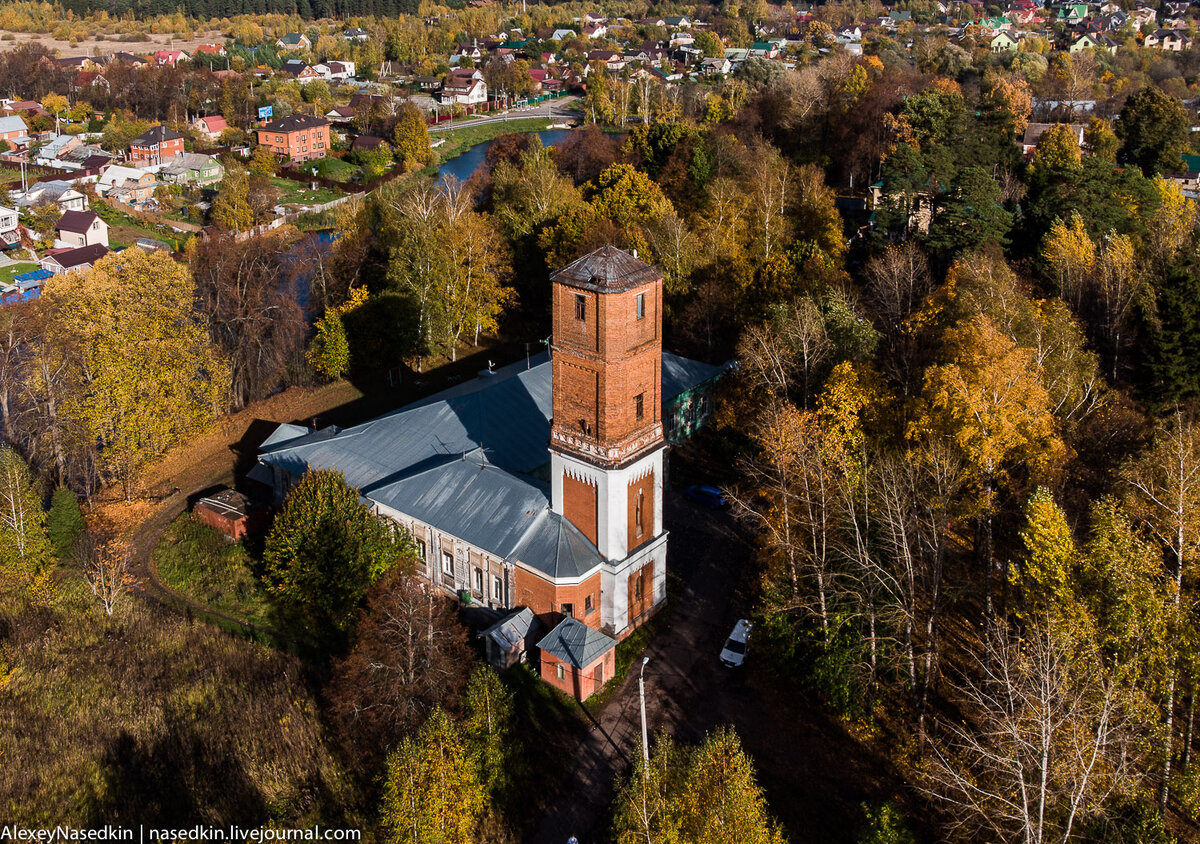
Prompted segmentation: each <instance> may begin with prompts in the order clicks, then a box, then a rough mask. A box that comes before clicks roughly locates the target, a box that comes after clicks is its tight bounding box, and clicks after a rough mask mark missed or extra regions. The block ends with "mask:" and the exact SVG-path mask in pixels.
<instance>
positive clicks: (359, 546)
mask: <svg viewBox="0 0 1200 844" xmlns="http://www.w3.org/2000/svg"><path fill="white" fill-rule="evenodd" d="M411 553H412V549H411V546H410V540H409V538H408V536H407V534H405V533H404V532H403V531H399V530H397V529H394V528H393V527H392V526H389V525H386V524H384V523H383V522H382V521H380V520H379V519H378V518H377V517H376V516H375V515H373V514H372V513H371V511H370V510H368V509H367V508H366V507H365V506H364V505H363V504H362V503H361V501H360V500H359V494H358V490H356V489H353V488H352V487H350V486H348V485H347V484H346V481H345V480H344V479H343V478H342V475H341V473H339V472H335V471H331V470H328V469H318V470H315V471H309V472H307V473H306V474H305V475H304V477H303V478H301V479H300V482H299V483H298V484H297V485H296V486H295V487H294V488H293V489H292V491H291V492H290V493H288V497H287V499H286V500H285V501H284V504H283V509H282V510H281V511H280V513H279V515H278V516H276V517H275V523H274V524H273V525H272V527H271V532H270V533H269V534H268V535H267V540H266V545H265V547H264V549H263V565H264V569H265V572H264V580H265V582H266V584H267V589H268V591H269V592H270V593H271V594H272V595H273V596H274V597H275V598H276V599H278V601H279V602H280V604H281V605H283V607H284V608H285V609H287V610H289V611H290V612H293V613H295V614H296V615H297V616H298V617H299V618H300V619H301V620H302V621H303V622H304V623H305V624H306V625H307V626H308V627H309V628H310V630H311V631H312V632H313V633H316V634H318V635H323V636H328V635H332V634H335V633H337V632H339V631H340V632H342V633H345V632H347V631H349V630H351V629H352V628H353V626H354V624H355V622H356V621H357V616H358V608H359V605H360V604H361V603H362V600H363V597H364V596H365V595H366V593H367V590H368V589H369V588H370V587H371V585H372V584H373V583H375V582H376V581H378V580H379V578H380V577H382V576H383V574H384V573H385V572H387V571H388V570H389V569H391V568H393V567H395V566H396V565H398V564H399V563H401V561H403V560H404V559H405V557H406V556H409V555H411Z"/></svg>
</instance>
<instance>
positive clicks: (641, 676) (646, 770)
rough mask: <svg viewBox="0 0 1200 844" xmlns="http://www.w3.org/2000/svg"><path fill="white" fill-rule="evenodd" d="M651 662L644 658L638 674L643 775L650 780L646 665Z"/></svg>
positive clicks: (646, 657) (648, 658)
mask: <svg viewBox="0 0 1200 844" xmlns="http://www.w3.org/2000/svg"><path fill="white" fill-rule="evenodd" d="M649 661H650V657H648V656H644V657H642V669H641V671H639V672H638V696H639V697H640V698H641V703H642V761H643V762H644V763H645V764H644V765H643V766H642V775H643V777H644V778H645V779H649V778H650V741H649V739H648V738H647V737H646V663H647V662H649Z"/></svg>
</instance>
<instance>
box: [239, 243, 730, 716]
mask: <svg viewBox="0 0 1200 844" xmlns="http://www.w3.org/2000/svg"><path fill="white" fill-rule="evenodd" d="M551 287H552V303H553V304H552V314H553V316H552V331H553V334H552V343H551V349H552V352H553V357H552V359H550V360H547V359H545V357H544V356H543V357H541V358H538V359H535V361H534V362H532V365H529V366H528V367H527V366H526V364H524V363H522V364H521V365H519V366H516V367H513V368H511V369H510V370H508V371H501V372H499V373H495V374H493V375H492V376H490V377H488V378H486V379H485V378H480V379H478V381H476V382H470V383H466V384H461V385H458V386H457V387H455V388H451V389H450V390H447V391H446V392H444V393H442V394H440V395H438V396H434V397H432V398H430V399H427V400H425V401H423V402H421V403H419V404H416V405H411V406H409V407H405V408H402V409H400V410H398V411H395V412H393V413H390V414H388V415H386V416H383V417H380V418H378V419H375V420H373V421H371V422H368V423H365V424H363V425H359V426H356V427H353V428H348V429H345V430H343V429H340V428H337V427H332V428H327V429H324V430H321V431H313V430H310V429H307V428H302V427H300V426H296V425H286V424H285V425H281V426H279V427H278V428H277V429H276V430H275V432H274V433H272V434H271V436H270V437H268V439H267V440H266V442H265V443H264V444H263V447H262V450H261V452H260V456H259V463H258V465H257V466H256V467H255V469H254V470H253V471H252V472H251V474H250V477H251V479H253V480H257V481H259V482H262V483H265V484H267V485H269V486H270V487H271V488H272V489H273V490H274V494H275V497H276V500H282V498H283V496H284V495H285V494H286V493H287V491H288V490H289V489H290V488H291V487H292V486H293V485H294V484H295V483H297V482H298V481H299V479H300V478H301V477H302V476H303V474H304V473H305V472H306V471H308V470H309V469H318V468H322V469H335V470H338V471H341V472H342V473H343V474H344V476H345V478H346V481H347V482H348V483H349V484H351V485H352V486H354V487H356V488H357V489H359V490H360V491H361V495H362V497H363V500H364V501H365V502H366V504H367V505H368V506H369V507H370V508H371V510H372V511H373V512H374V513H376V514H377V515H379V516H380V517H381V518H386V519H389V520H391V521H393V522H395V523H396V524H398V525H400V526H402V527H403V528H405V529H406V530H407V531H408V532H409V534H410V535H411V536H412V537H413V540H414V543H415V545H416V548H417V557H418V561H417V564H418V571H419V572H420V573H421V575H422V576H424V577H425V578H427V579H428V580H429V582H430V583H431V584H433V585H434V586H435V587H437V588H438V589H440V590H442V591H444V592H445V593H447V594H449V595H453V596H456V597H458V598H459V599H460V600H464V601H468V602H470V603H479V604H482V605H483V606H486V607H490V608H492V609H494V610H499V611H502V612H505V613H511V614H514V615H515V614H516V613H519V612H520V610H521V608H528V609H529V610H530V611H531V613H532V615H533V616H535V617H536V618H537V620H538V621H539V622H540V623H541V624H543V625H544V626H545V628H546V629H548V630H549V631H550V632H549V634H547V636H545V637H543V638H542V639H540V640H539V642H538V650H539V651H540V656H541V660H542V663H541V672H542V676H543V677H545V678H546V679H547V681H548V682H550V683H552V684H554V685H556V686H558V687H559V688H562V689H563V690H564V691H566V692H567V693H568V694H572V695H575V696H576V697H579V698H580V699H582V698H583V697H587V696H588V695H590V694H592V693H593V692H594V691H595V690H596V689H598V688H599V687H600V686H601V685H603V684H604V683H605V682H607V681H608V680H609V679H611V677H612V675H613V668H614V666H613V664H612V662H611V659H610V658H609V655H610V654H611V650H612V648H613V647H615V645H616V641H617V640H619V639H622V638H624V637H625V636H627V635H628V634H629V633H630V632H632V631H633V630H634V629H635V628H637V627H638V626H639V625H641V624H643V623H644V622H645V621H646V620H648V619H649V618H650V617H651V616H652V615H653V613H654V612H655V610H657V609H658V608H659V607H660V606H661V605H662V602H663V600H664V599H665V597H666V551H667V534H666V531H665V529H664V526H663V519H662V513H663V508H662V504H663V500H662V499H663V490H664V486H663V481H664V469H665V467H664V450H665V443H666V440H665V438H664V435H663V421H662V412H663V408H664V405H667V404H669V403H670V402H672V401H673V400H674V399H675V398H676V397H678V396H680V395H681V394H684V393H689V392H691V391H694V390H695V389H696V388H697V386H698V385H702V384H704V383H706V382H711V381H712V379H714V377H715V376H716V375H717V374H718V373H719V371H720V370H719V368H718V367H713V366H709V365H708V364H703V363H699V362H697V361H690V360H687V359H684V358H680V357H676V356H674V355H670V354H668V353H665V352H663V350H662V339H661V338H662V274H661V273H659V272H658V271H657V270H655V269H654V268H653V267H650V266H649V265H647V264H645V263H643V262H642V261H640V260H638V259H637V258H635V257H634V256H633V255H631V254H629V253H626V252H623V251H621V250H619V249H616V248H614V247H611V246H605V247H602V248H601V249H598V250H596V251H594V252H592V253H590V254H588V255H585V256H584V257H582V258H580V259H578V260H577V261H575V262H573V263H572V264H570V265H568V266H567V267H565V268H563V269H561V270H559V271H558V272H556V273H554V274H553V275H552V276H551ZM688 403H689V404H694V406H696V407H701V406H703V402H700V401H699V400H698V399H697V398H696V397H695V395H694V394H693V395H691V396H689V398H688ZM518 626H519V627H523V629H520V630H514V631H512V632H513V634H514V635H516V634H519V638H524V637H525V636H526V634H527V633H528V630H529V625H528V624H525V625H518ZM506 638H508V637H507V636H506ZM498 644H499V643H498ZM489 647H491V646H489ZM505 658H506V659H508V658H509V657H508V656H506V657H505Z"/></svg>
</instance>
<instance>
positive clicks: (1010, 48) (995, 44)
mask: <svg viewBox="0 0 1200 844" xmlns="http://www.w3.org/2000/svg"><path fill="white" fill-rule="evenodd" d="M1018 44H1019V42H1018V40H1017V38H1016V37H1015V35H1014V34H1013V33H1011V32H1009V31H1008V30H1006V29H1005V30H1001V31H1000V32H997V33H996V34H995V35H993V36H992V40H991V41H989V42H988V49H989V50H991V51H992V52H993V53H1013V52H1016V49H1017V46H1018Z"/></svg>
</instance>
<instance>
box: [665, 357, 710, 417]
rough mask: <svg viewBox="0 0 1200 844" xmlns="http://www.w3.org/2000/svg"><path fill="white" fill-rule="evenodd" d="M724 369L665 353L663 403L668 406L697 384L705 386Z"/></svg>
mask: <svg viewBox="0 0 1200 844" xmlns="http://www.w3.org/2000/svg"><path fill="white" fill-rule="evenodd" d="M722 369H723V367H720V366H713V365H712V364H711V363H704V362H702V361H698V360H691V359H689V358H681V357H679V355H672V354H670V353H668V352H663V357H662V394H663V403H664V404H666V403H667V402H669V401H671V400H672V399H674V398H675V397H676V396H678V395H680V394H681V393H685V392H687V391H688V390H690V389H692V388H693V387H695V386H696V385H697V384H703V383H704V382H705V381H708V380H709V379H711V378H713V377H714V376H716V375H717V374H718V373H720V372H721V370H722Z"/></svg>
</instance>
